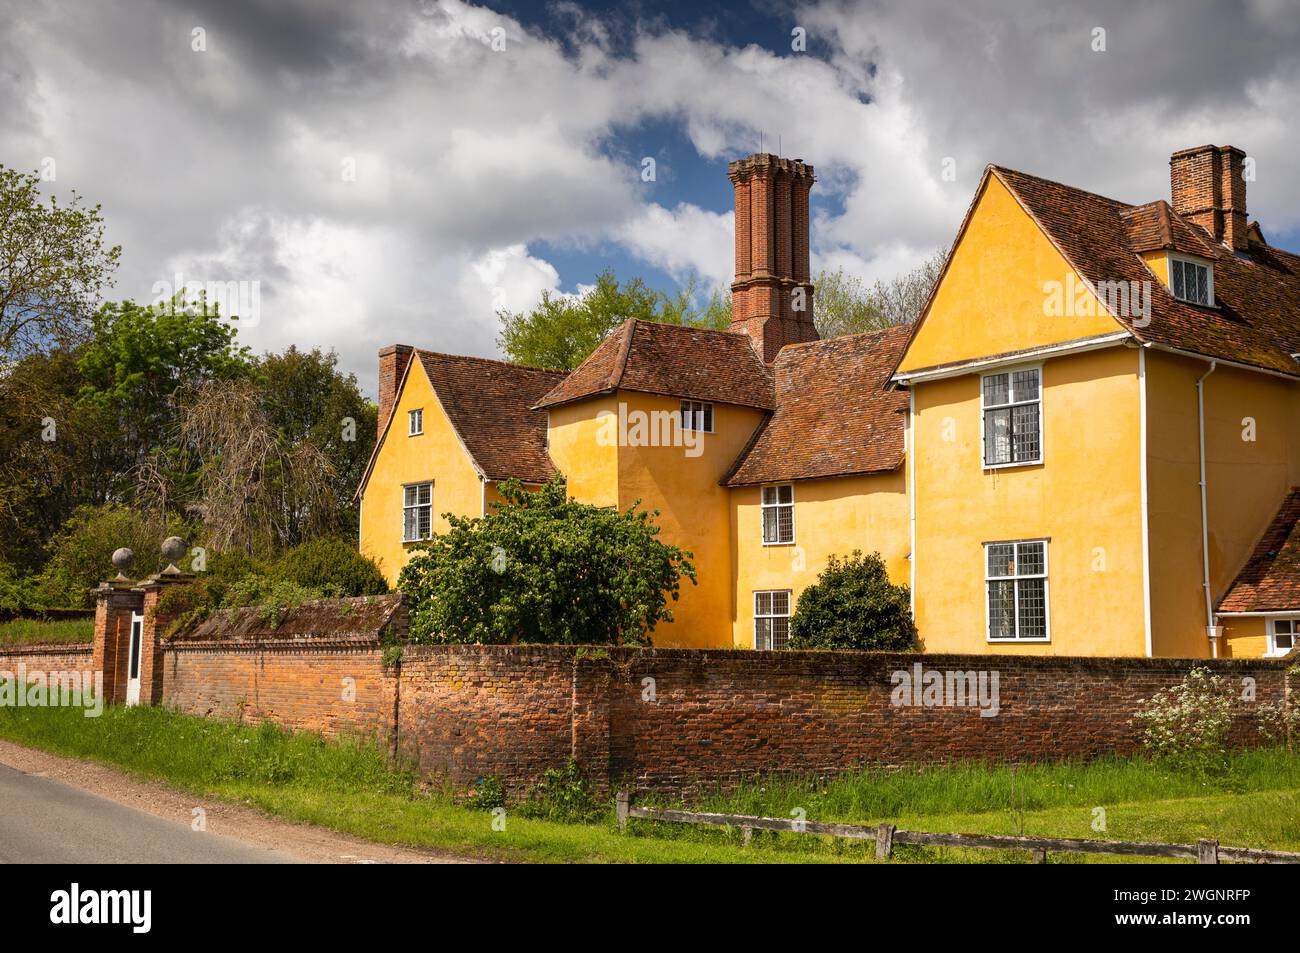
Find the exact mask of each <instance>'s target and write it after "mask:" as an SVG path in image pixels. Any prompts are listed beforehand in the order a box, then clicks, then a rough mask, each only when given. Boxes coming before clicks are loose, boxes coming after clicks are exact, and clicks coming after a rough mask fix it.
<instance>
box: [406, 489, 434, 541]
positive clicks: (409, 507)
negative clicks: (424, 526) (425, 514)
mask: <svg viewBox="0 0 1300 953" xmlns="http://www.w3.org/2000/svg"><path fill="white" fill-rule="evenodd" d="M421 486H427V487H428V488H429V502H428V503H418V502H417V503H410V504H408V503H407V502H406V491H407V490H409V489H413V488H416V487H421ZM416 499H417V500H418V499H419V496H418V495H417V496H416ZM425 508H427V509H428V510H429V535H428V536H407V535H406V512H407V510H420V509H425ZM415 526H416V532H417V533H418V532H419V526H420V521H419V517H418V516H417V517H416V522H415ZM426 539H433V481H432V480H417V481H416V482H414V483H403V484H402V542H403V543H422V542H424V541H425V540H426Z"/></svg>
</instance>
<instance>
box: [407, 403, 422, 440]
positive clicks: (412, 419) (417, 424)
mask: <svg viewBox="0 0 1300 953" xmlns="http://www.w3.org/2000/svg"><path fill="white" fill-rule="evenodd" d="M422 433H424V408H423V407H421V408H420V409H418V410H412V411H408V412H407V414H406V434H407V436H409V437H418V436H419V435H420V434H422Z"/></svg>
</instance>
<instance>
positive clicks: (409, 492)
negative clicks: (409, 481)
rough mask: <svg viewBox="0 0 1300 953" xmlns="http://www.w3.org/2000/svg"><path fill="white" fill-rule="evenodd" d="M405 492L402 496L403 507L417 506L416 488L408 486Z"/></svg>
mask: <svg viewBox="0 0 1300 953" xmlns="http://www.w3.org/2000/svg"><path fill="white" fill-rule="evenodd" d="M404 490H405V492H404V493H403V494H402V505H403V506H414V505H415V487H413V486H408V487H405V488H404Z"/></svg>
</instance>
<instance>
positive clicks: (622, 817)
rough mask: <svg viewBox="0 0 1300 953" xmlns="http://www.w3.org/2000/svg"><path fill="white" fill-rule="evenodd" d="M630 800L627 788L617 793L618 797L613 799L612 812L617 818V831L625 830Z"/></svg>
mask: <svg viewBox="0 0 1300 953" xmlns="http://www.w3.org/2000/svg"><path fill="white" fill-rule="evenodd" d="M631 800H632V796H631V794H630V793H629V792H628V790H627V788H623V789H621V790H620V791H619V792H618V796H617V797H616V798H615V801H614V804H615V808H614V812H615V815H616V816H617V817H618V829H619V830H620V831H622V830H627V809H628V806H629V805H630V803H631Z"/></svg>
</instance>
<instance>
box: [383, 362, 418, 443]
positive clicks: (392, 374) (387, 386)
mask: <svg viewBox="0 0 1300 953" xmlns="http://www.w3.org/2000/svg"><path fill="white" fill-rule="evenodd" d="M414 350H415V348H413V347H411V345H409V344H390V345H388V347H384V348H380V349H379V424H378V426H379V433H380V434H382V433H383V432H384V424H386V423H387V422H388V414H389V413H390V412H391V411H392V409H393V401H395V400H396V399H397V385H398V384H400V383H401V382H402V373H403V372H404V371H405V370H406V362H407V361H409V360H410V359H411V352H412V351H414Z"/></svg>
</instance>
